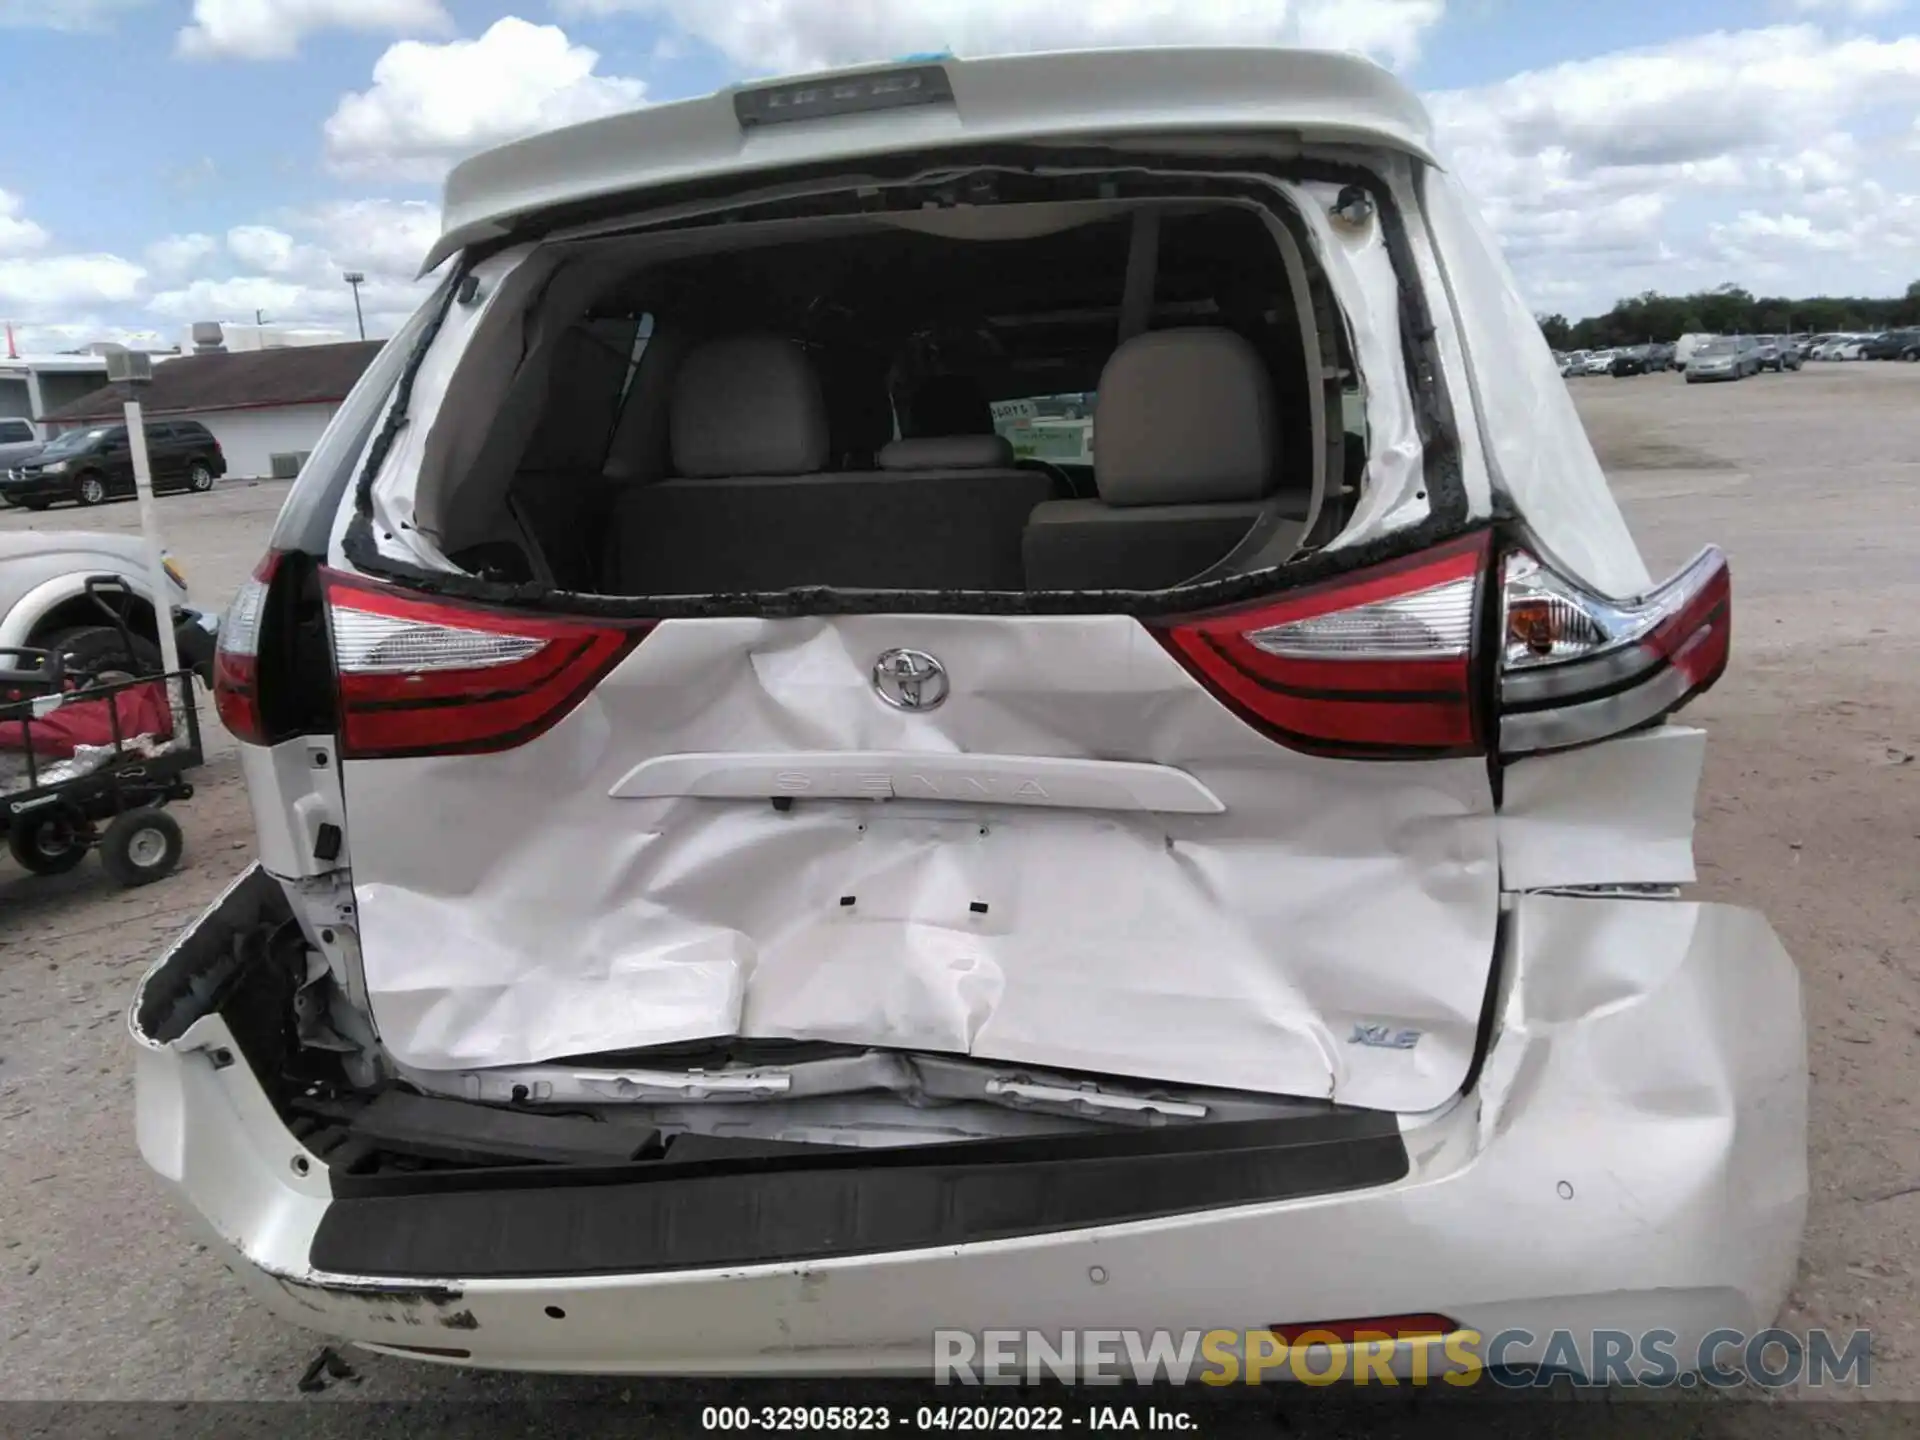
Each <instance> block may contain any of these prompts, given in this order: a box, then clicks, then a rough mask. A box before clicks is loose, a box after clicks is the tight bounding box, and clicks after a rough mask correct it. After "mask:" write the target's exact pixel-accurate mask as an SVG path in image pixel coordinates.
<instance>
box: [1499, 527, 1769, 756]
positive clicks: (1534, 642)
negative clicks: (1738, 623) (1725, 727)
mask: <svg viewBox="0 0 1920 1440" xmlns="http://www.w3.org/2000/svg"><path fill="white" fill-rule="evenodd" d="M1503 581H1504V583H1503V586H1502V593H1503V602H1504V606H1505V614H1504V617H1503V624H1502V640H1501V648H1502V655H1501V671H1500V753H1501V754H1502V755H1507V756H1520V755H1530V754H1535V753H1538V752H1540V751H1543V750H1563V749H1566V748H1568V747H1570V746H1574V745H1586V744H1590V743H1592V742H1593V741H1595V740H1604V739H1606V738H1607V737H1608V736H1611V735H1618V734H1620V733H1622V732H1623V731H1627V730H1633V729H1637V728H1638V727H1640V726H1642V725H1645V724H1647V723H1649V722H1651V721H1654V720H1658V719H1659V718H1660V717H1661V716H1663V715H1667V714H1670V713H1672V712H1673V711H1675V710H1677V709H1679V708H1680V707H1681V706H1682V705H1684V704H1686V702H1687V701H1689V700H1691V699H1692V698H1693V697H1694V696H1695V695H1698V694H1699V693H1700V692H1701V691H1703V690H1705V689H1707V688H1708V687H1709V686H1710V685H1712V684H1713V682H1714V681H1716V680H1718V679H1719V678H1720V675H1721V672H1722V671H1724V670H1725V669H1726V668H1727V659H1728V656H1729V654H1730V653H1731V647H1732V638H1733V632H1732V622H1733V579H1732V575H1731V574H1730V572H1729V571H1728V569H1727V557H1726V556H1725V555H1723V554H1721V553H1720V551H1719V550H1718V549H1716V548H1714V547H1713V546H1711V545H1710V546H1708V547H1707V548H1706V549H1704V550H1702V551H1701V552H1700V553H1699V554H1698V555H1696V556H1695V557H1694V558H1693V560H1692V561H1690V562H1689V563H1688V564H1687V566H1686V567H1685V568H1684V569H1682V570H1681V571H1680V573H1679V574H1677V575H1675V576H1674V577H1673V578H1672V579H1671V580H1669V581H1667V583H1666V584H1664V585H1662V586H1660V587H1659V588H1658V589H1656V590H1653V591H1650V592H1648V593H1647V594H1646V595H1644V596H1641V597H1640V598H1639V599H1637V600H1631V601H1619V600H1608V599H1606V598H1605V597H1603V596H1599V595H1595V594H1593V593H1592V592H1591V591H1588V590H1586V589H1584V588H1583V587H1581V586H1579V585H1576V584H1575V583H1574V582H1572V581H1570V580H1568V579H1566V578H1564V577H1563V576H1560V575H1557V574H1555V573H1554V572H1553V571H1551V570H1549V569H1547V568H1546V567H1545V566H1544V565H1542V564H1541V563H1540V562H1539V561H1538V560H1536V559H1535V558H1534V557H1533V556H1532V555H1529V554H1528V553H1527V552H1526V551H1524V550H1514V551H1511V552H1509V553H1508V554H1507V556H1506V557H1505V560H1504V562H1503Z"/></svg>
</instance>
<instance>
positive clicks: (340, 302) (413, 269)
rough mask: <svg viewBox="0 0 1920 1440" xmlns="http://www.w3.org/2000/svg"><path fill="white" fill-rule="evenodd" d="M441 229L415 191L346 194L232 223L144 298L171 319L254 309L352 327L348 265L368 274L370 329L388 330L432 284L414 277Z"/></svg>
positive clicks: (365, 292) (247, 319)
mask: <svg viewBox="0 0 1920 1440" xmlns="http://www.w3.org/2000/svg"><path fill="white" fill-rule="evenodd" d="M439 230H440V216H439V211H438V209H437V208H436V207H434V206H432V205H428V204H424V203H421V202H419V201H401V200H372V199H369V200H345V201H334V202H330V203H328V204H324V205H321V206H318V207H316V208H314V209H310V210H297V211H288V212H285V213H283V214H280V215H276V216H274V217H272V223H258V222H257V223H253V224H246V225H236V226H233V227H232V228H231V229H229V230H228V231H227V233H226V236H225V240H224V244H222V243H221V242H217V241H216V242H213V246H212V252H211V253H208V254H207V255H205V256H203V257H202V258H201V261H200V263H199V265H198V267H197V269H195V271H194V273H192V274H191V276H185V275H180V276H176V277H175V283H173V284H170V285H168V286H167V287H166V288H165V289H162V290H160V291H158V292H157V293H155V294H154V295H153V296H151V298H150V299H149V300H148V302H147V308H148V309H149V311H151V312H152V313H153V314H155V315H158V316H161V317H163V318H164V319H166V320H167V321H169V322H172V324H173V326H174V327H175V328H176V329H177V327H178V325H179V324H181V323H187V322H192V321H195V320H224V321H239V322H243V323H251V322H252V320H253V316H254V312H255V311H256V310H258V311H261V312H264V314H265V315H266V317H267V320H268V322H269V323H271V324H275V325H288V326H295V327H315V328H333V329H337V330H341V331H343V332H345V333H349V334H351V333H352V331H353V326H354V310H353V291H352V290H351V288H349V287H348V285H347V283H346V281H345V280H344V279H343V278H342V277H343V275H344V273H345V272H346V271H348V270H354V271H358V272H360V273H361V274H364V275H365V276H366V277H367V278H366V282H365V283H364V284H363V285H362V286H361V287H360V299H361V304H362V307H363V309H364V312H365V315H366V320H367V328H368V333H369V334H371V335H376V336H377V335H386V334H391V333H392V332H393V330H394V329H396V328H397V327H398V326H399V324H400V323H401V321H402V320H404V319H405V318H406V317H407V315H409V314H411V313H412V311H413V310H414V309H415V307H416V306H418V305H419V303H420V302H421V300H422V299H424V298H425V296H426V293H427V291H428V289H429V288H430V287H431V283H432V282H431V281H427V282H421V281H418V280H416V279H415V278H414V277H415V274H416V273H417V271H418V270H419V266H420V260H421V258H422V257H423V256H424V254H425V253H426V250H427V247H428V246H429V245H430V244H432V242H433V239H434V237H435V236H437V235H438V234H439ZM200 238H203V239H205V238H207V237H200ZM222 259H224V261H225V262H226V264H225V265H224V266H223V265H221V264H220V263H219V261H220V260H222ZM222 269H232V270H234V271H235V273H230V274H221V273H218V272H219V271H220V270H222ZM169 333H172V332H171V331H170V332H169Z"/></svg>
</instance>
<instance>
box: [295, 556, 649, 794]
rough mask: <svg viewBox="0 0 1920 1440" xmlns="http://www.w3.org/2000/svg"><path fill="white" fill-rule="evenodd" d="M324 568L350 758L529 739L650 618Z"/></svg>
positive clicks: (597, 676) (471, 749) (594, 679)
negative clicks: (630, 619) (384, 581)
mask: <svg viewBox="0 0 1920 1440" xmlns="http://www.w3.org/2000/svg"><path fill="white" fill-rule="evenodd" d="M322 573H323V579H324V581H325V586H326V596H327V612H328V621H329V624H330V626H331V629H332V634H333V654H334V668H335V671H336V673H337V676H338V680H339V687H340V742H341V753H342V755H343V756H345V757H346V758H348V759H363V760H364V759H374V758H383V757H393V756H400V755H453V754H468V755H471V754H479V753H485V752H488V751H497V750H506V749H510V748H512V747H513V746H515V745H521V744H524V743H526V742H527V741H529V740H531V739H533V738H535V737H536V736H538V735H540V734H543V733H545V732H546V731H547V730H549V729H551V728H552V727H553V726H554V725H555V724H556V723H558V722H559V720H560V719H561V718H562V717H563V716H565V715H566V714H567V713H568V712H569V711H570V710H572V709H573V708H574V707H575V706H576V705H578V704H579V703H580V701H581V700H583V699H584V698H585V697H586V695H587V694H588V692H589V691H591V690H592V689H593V687H594V686H595V685H596V684H598V683H599V682H600V680H601V678H602V677H603V676H605V675H606V673H607V672H608V671H609V670H611V669H612V668H613V667H614V666H615V665H616V664H618V663H619V661H620V660H621V659H622V658H623V657H624V656H625V655H626V654H627V653H628V652H629V651H630V650H632V649H633V647H634V646H635V645H637V644H638V643H639V642H640V640H641V638H642V636H644V634H645V633H646V630H647V628H648V627H647V626H646V625H644V624H617V623H611V622H609V623H600V622H596V621H591V620H574V619H556V618H551V617H548V616H544V615H526V614H519V613H506V612H501V611H494V610H488V609H484V608H481V607H476V606H469V605H464V604H458V603H452V602H448V601H442V600H435V599H431V598H428V597H425V596H419V595H413V594H409V593H408V592H406V591H402V590H398V589H395V588H394V587H392V586H388V585H379V584H374V583H370V582H367V581H364V580H360V579H357V578H356V577H353V576H349V575H343V574H341V573H339V572H338V571H331V570H329V571H324V572H322Z"/></svg>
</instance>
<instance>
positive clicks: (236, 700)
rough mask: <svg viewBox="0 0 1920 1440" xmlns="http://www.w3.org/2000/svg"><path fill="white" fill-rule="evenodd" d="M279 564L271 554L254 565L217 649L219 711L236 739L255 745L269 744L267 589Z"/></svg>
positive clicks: (223, 624)
mask: <svg viewBox="0 0 1920 1440" xmlns="http://www.w3.org/2000/svg"><path fill="white" fill-rule="evenodd" d="M279 566H280V556H279V553H278V552H277V551H272V550H269V551H268V552H267V553H266V555H265V556H264V557H263V558H262V559H261V561H260V563H259V564H258V565H256V566H254V569H253V574H252V576H250V577H249V578H248V579H246V580H243V581H242V582H241V583H240V588H239V589H238V590H236V591H234V594H233V601H232V603H231V604H229V605H228V606H227V613H226V614H225V615H224V616H222V617H221V620H220V629H219V631H218V640H217V641H216V643H215V646H214V652H213V704H214V708H215V710H217V711H218V712H219V714H220V723H221V724H222V725H225V726H226V727H227V729H228V730H229V731H231V732H232V733H233V738H234V739H236V740H242V741H245V742H246V743H247V744H249V745H264V744H266V743H267V734H266V726H265V724H264V723H263V722H262V720H261V716H260V627H261V622H262V620H263V619H264V617H265V615H266V609H267V591H268V588H269V587H270V586H271V585H272V584H273V576H274V572H275V571H276V570H277V569H279Z"/></svg>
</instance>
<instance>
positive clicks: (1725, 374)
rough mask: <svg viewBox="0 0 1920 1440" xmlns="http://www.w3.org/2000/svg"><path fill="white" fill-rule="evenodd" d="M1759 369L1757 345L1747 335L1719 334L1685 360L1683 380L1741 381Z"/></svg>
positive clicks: (1689, 382)
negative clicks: (1684, 377)
mask: <svg viewBox="0 0 1920 1440" xmlns="http://www.w3.org/2000/svg"><path fill="white" fill-rule="evenodd" d="M1759 372H1760V347H1759V346H1758V345H1757V344H1755V343H1754V338H1753V336H1751V335H1720V336H1716V337H1715V338H1714V339H1712V340H1709V341H1707V343H1706V344H1704V345H1702V346H1701V347H1700V348H1699V349H1697V350H1695V351H1694V352H1693V358H1692V359H1691V360H1689V361H1688V362H1687V383H1688V384H1689V385H1691V384H1693V383H1694V382H1695V381H1705V380H1744V379H1746V378H1747V376H1749V375H1757V374H1758V373H1759Z"/></svg>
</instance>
